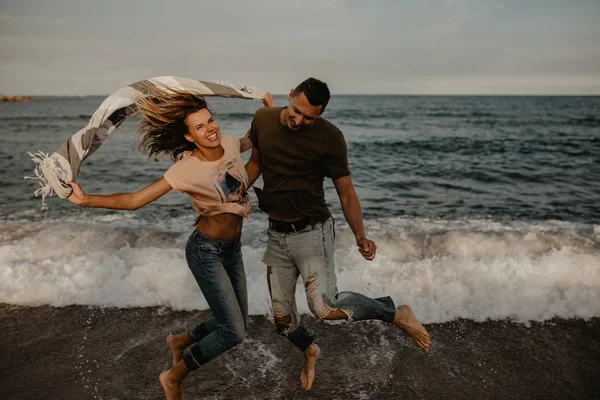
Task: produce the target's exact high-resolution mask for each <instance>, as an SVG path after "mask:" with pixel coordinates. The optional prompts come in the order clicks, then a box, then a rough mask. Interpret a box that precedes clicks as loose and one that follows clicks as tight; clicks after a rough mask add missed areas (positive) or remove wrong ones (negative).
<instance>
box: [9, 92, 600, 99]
mask: <svg viewBox="0 0 600 400" xmlns="http://www.w3.org/2000/svg"><path fill="white" fill-rule="evenodd" d="M110 95H111V93H109V94H13V95H6V94H2V95H1V96H3V97H9V96H12V97H31V98H34V97H108V96H110ZM272 95H273V96H287V95H288V93H272ZM336 96H455V97H458V96H469V97H476V96H490V97H598V96H600V92H599V93H593V94H590V93H567V94H565V93H561V94H556V93H548V94H540V93H526V94H523V93H519V94H517V93H515V94H511V93H508V94H507V93H504V94H497V93H333V94H332V95H331V97H336ZM206 97H221V96H206ZM223 98H227V97H223ZM240 100H244V99H240Z"/></svg>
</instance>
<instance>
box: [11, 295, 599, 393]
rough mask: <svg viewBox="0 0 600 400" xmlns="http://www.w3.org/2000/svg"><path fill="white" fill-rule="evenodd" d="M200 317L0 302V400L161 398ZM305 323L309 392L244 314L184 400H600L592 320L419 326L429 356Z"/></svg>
mask: <svg viewBox="0 0 600 400" xmlns="http://www.w3.org/2000/svg"><path fill="white" fill-rule="evenodd" d="M209 315H210V313H209V312H206V311H203V312H182V311H173V310H170V309H161V308H137V309H115V308H109V309H100V308H91V307H82V306H71V307H65V308H52V307H48V306H41V307H16V306H11V305H6V304H0V326H1V327H2V332H3V335H2V336H1V338H0V372H1V373H0V399H3V400H9V399H10V400H13V399H14V400H17V399H23V400H25V399H27V400H31V399H52V400H56V399H61V400H62V399H77V400H85V399H104V400H107V399H161V398H163V394H162V389H161V387H160V385H159V383H158V375H159V373H160V372H161V371H162V370H163V369H166V368H168V366H169V364H170V361H171V354H170V352H169V350H168V348H167V347H166V345H165V344H164V338H165V336H166V335H167V334H169V333H171V332H172V333H177V332H180V331H181V330H183V329H185V328H186V327H187V326H189V325H191V323H192V321H193V322H196V323H197V322H200V321H202V320H203V319H205V318H207V317H208V316H209ZM306 321H307V325H308V326H309V327H311V328H312V329H315V330H316V331H317V333H318V334H319V340H318V343H319V345H320V346H321V349H322V357H321V360H320V362H319V364H318V365H317V378H316V380H315V384H314V386H313V389H312V390H311V391H310V392H306V391H304V390H303V389H302V388H301V386H300V380H299V376H300V372H301V371H300V368H301V366H302V359H303V358H302V355H301V354H300V352H298V351H297V350H295V348H294V347H293V346H292V345H291V344H290V343H289V342H288V341H287V340H286V339H285V338H282V337H279V336H277V335H275V333H274V326H273V325H272V324H271V322H270V321H269V320H268V319H267V318H266V317H263V316H252V317H251V321H250V322H249V326H248V335H247V337H248V339H247V340H246V341H245V342H244V343H243V344H242V345H240V346H238V347H236V348H235V349H233V350H232V351H230V352H228V353H226V354H224V355H222V356H221V357H219V358H217V359H215V360H213V361H211V362H210V363H209V364H207V365H206V366H203V367H202V368H201V369H199V370H198V371H196V372H195V373H193V374H191V375H190V376H189V378H188V379H187V380H186V381H185V383H184V386H183V398H184V399H507V398H509V399H568V398H576V399H598V398H600V319H599V318H594V319H591V320H588V321H584V320H579V319H578V320H553V321H550V322H547V323H534V324H532V325H531V326H530V327H527V326H525V325H523V324H519V323H512V322H507V321H490V322H484V323H476V322H473V321H464V320H461V321H454V322H449V323H443V324H429V325H426V328H427V329H428V330H429V332H430V333H431V335H432V345H431V350H430V352H429V354H426V353H424V352H423V351H421V350H419V349H418V348H417V347H416V346H415V345H414V344H413V342H412V340H411V339H410V338H409V337H408V336H407V335H406V334H404V333H403V332H402V331H400V330H399V329H398V328H396V327H394V326H391V325H386V324H383V323H379V322H357V323H352V324H348V323H345V322H342V323H338V324H328V323H324V322H318V321H316V320H315V319H312V318H306Z"/></svg>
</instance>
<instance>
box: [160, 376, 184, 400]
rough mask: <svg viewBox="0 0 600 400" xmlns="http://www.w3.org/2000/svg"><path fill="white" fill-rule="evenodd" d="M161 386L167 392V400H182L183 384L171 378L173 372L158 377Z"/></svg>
mask: <svg viewBox="0 0 600 400" xmlns="http://www.w3.org/2000/svg"><path fill="white" fill-rule="evenodd" d="M158 380H159V381H160V384H161V385H162V387H163V390H164V391H165V396H167V400H180V399H181V382H180V381H175V380H173V378H172V376H171V370H167V371H163V372H161V374H160V376H159V377H158Z"/></svg>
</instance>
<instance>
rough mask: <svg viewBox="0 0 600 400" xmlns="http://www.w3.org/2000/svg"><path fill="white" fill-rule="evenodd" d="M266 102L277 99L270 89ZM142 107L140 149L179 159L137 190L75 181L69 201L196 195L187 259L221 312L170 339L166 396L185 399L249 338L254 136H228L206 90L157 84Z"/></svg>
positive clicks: (138, 201) (132, 202)
mask: <svg viewBox="0 0 600 400" xmlns="http://www.w3.org/2000/svg"><path fill="white" fill-rule="evenodd" d="M263 103H264V104H265V105H272V99H271V96H270V94H268V95H267V97H266V98H265V100H263ZM136 105H137V107H138V110H139V115H140V116H141V117H142V121H141V122H140V126H139V132H140V135H141V143H140V148H142V149H143V151H144V153H145V154H146V155H147V156H148V157H154V158H157V157H158V156H159V155H160V154H165V155H167V156H168V157H169V158H171V159H172V160H173V161H176V162H175V164H173V166H171V167H170V168H169V169H168V170H167V172H166V173H165V174H164V175H163V176H162V177H161V178H160V179H159V180H157V181H156V182H154V183H152V184H151V185H149V186H147V187H145V188H143V189H141V190H139V191H137V192H135V193H123V194H112V195H87V194H85V193H84V192H83V191H82V189H81V187H80V186H79V185H77V184H76V183H73V182H69V184H70V185H71V187H72V189H73V192H72V194H71V195H70V196H69V197H68V200H69V201H71V202H72V203H74V204H78V205H81V206H85V207H102V208H111V209H119V210H135V209H138V208H140V207H142V206H144V205H146V204H148V203H151V202H152V201H154V200H156V199H158V198H159V197H161V196H162V195H164V194H165V193H167V192H169V191H170V190H171V189H175V190H177V191H179V192H181V193H186V194H187V195H188V196H190V197H191V198H192V201H193V205H192V206H193V208H194V209H195V210H196V211H197V212H198V214H199V215H200V220H199V222H198V224H197V225H196V229H195V230H194V232H193V233H192V234H191V236H190V237H189V239H188V242H187V245H186V260H187V262H188V266H189V268H190V270H191V271H192V274H193V275H194V278H195V279H196V281H197V282H198V285H199V286H200V289H201V290H202V293H203V294H204V297H205V298H206V301H207V302H208V305H209V306H210V309H211V311H212V313H213V315H214V317H213V318H211V319H209V320H207V321H205V322H203V323H202V324H200V325H198V326H196V327H195V328H193V329H190V330H189V331H188V332H184V333H181V334H179V335H174V336H168V337H167V339H166V341H167V345H168V346H169V348H170V349H171V351H172V352H173V367H172V368H171V369H169V370H167V371H164V372H162V373H161V374H160V377H159V379H160V383H161V385H162V387H163V389H164V391H165V394H166V397H167V399H169V400H171V399H179V398H181V382H182V381H183V379H184V378H185V377H186V376H187V374H188V373H190V372H191V371H192V370H195V369H197V368H198V367H200V366H201V365H203V364H205V363H207V362H208V361H210V360H212V359H213V358H215V357H216V356H218V355H219V354H221V353H223V352H225V351H227V350H229V349H231V348H232V347H234V346H236V345H237V344H238V343H240V342H241V341H242V340H243V338H244V333H245V327H246V319H247V315H248V299H247V289H246V275H245V272H244V264H243V261H242V253H241V243H240V235H241V232H242V222H243V218H248V217H250V200H249V196H248V194H247V193H246V190H247V186H248V175H247V174H246V170H245V169H244V164H243V162H242V158H241V153H242V152H244V151H246V150H248V149H250V148H251V147H252V144H251V142H250V140H249V139H248V138H247V137H245V138H242V139H236V138H233V137H228V136H224V137H222V136H221V131H220V129H219V125H218V124H217V122H216V121H215V119H214V118H213V116H212V114H211V112H210V110H209V109H208V108H207V105H206V102H205V100H204V99H203V98H202V97H201V96H198V95H195V94H192V93H188V92H181V91H173V90H170V89H169V90H168V91H167V90H163V89H159V90H158V91H157V90H156V89H154V90H153V93H152V97H151V98H143V99H140V100H138V101H137V102H136ZM188 347H189V351H186V352H185V353H184V350H185V349H186V348H188Z"/></svg>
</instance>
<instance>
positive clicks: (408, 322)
mask: <svg viewBox="0 0 600 400" xmlns="http://www.w3.org/2000/svg"><path fill="white" fill-rule="evenodd" d="M394 325H396V326H399V327H400V328H402V329H404V331H405V332H406V333H408V334H409V335H410V337H412V338H413V340H414V341H415V343H417V345H418V346H419V347H420V348H422V349H423V350H425V351H429V333H427V331H426V330H425V328H423V325H421V323H420V322H419V320H418V319H417V317H415V314H414V313H413V311H412V309H411V308H410V306H407V305H404V306H400V307H398V308H396V317H395V318H394Z"/></svg>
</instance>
